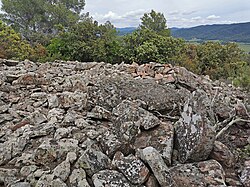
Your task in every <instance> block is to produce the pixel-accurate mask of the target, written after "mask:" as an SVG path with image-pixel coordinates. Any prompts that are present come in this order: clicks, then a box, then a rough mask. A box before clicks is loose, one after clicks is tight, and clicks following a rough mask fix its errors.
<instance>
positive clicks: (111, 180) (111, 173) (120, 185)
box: [92, 170, 133, 187]
mask: <svg viewBox="0 0 250 187" xmlns="http://www.w3.org/2000/svg"><path fill="white" fill-rule="evenodd" d="M92 181H93V183H94V185H95V187H106V186H110V187H132V186H133V185H131V184H130V183H129V182H128V181H127V179H126V178H125V177H124V176H123V175H122V174H121V173H119V172H118V171H115V170H103V171H99V172H98V173H96V174H94V175H93V176H92Z"/></svg>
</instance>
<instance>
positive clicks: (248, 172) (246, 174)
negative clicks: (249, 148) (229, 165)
mask: <svg viewBox="0 0 250 187" xmlns="http://www.w3.org/2000/svg"><path fill="white" fill-rule="evenodd" d="M240 180H241V182H242V183H243V185H244V186H245V187H249V186H250V160H248V161H246V162H245V165H244V168H243V170H242V172H241V176H240Z"/></svg>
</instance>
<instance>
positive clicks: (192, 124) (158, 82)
mask: <svg viewBox="0 0 250 187" xmlns="http://www.w3.org/2000/svg"><path fill="white" fill-rule="evenodd" d="M249 95H250V94H249V93H247V92H243V91H242V90H240V89H237V88H234V87H232V86H227V85H226V84H224V83H221V82H218V81H217V82H213V81H211V80H210V79H209V78H208V77H204V76H197V75H195V74H193V73H191V72H189V71H187V70H186V69H185V68H182V67H173V66H172V65H169V64H157V63H149V64H145V65H138V64H135V63H133V64H131V65H128V64H119V65H117V64H116V65H111V64H105V63H97V62H89V63H81V62H64V61H56V62H51V63H49V62H47V63H44V64H39V63H34V62H30V61H27V60H26V61H22V62H18V61H14V60H4V59H0V186H11V187H33V186H35V187H40V186H43V187H44V186H54V187H57V186H58V187H71V186H79V187H144V186H146V187H167V186H173V187H182V186H183V187H184V186H211V187H212V186H217V187H218V186H239V187H240V186H249V175H250V173H249V155H247V152H246V153H245V152H243V151H244V150H245V149H244V148H245V146H247V145H248V144H249V143H250V141H249V133H250V123H249V122H248V121H249V120H250V119H249V118H250V115H249V112H250V111H249V106H250V102H249V99H250V98H249ZM234 119H243V121H237V122H236V123H235V124H233V125H232V126H231V127H229V128H228V129H226V131H225V132H223V133H222V135H220V136H219V138H217V140H216V134H217V133H218V132H220V131H221V129H223V128H224V127H225V126H226V125H227V124H228V123H230V121H232V120H234ZM243 153H244V154H243ZM242 155H244V156H242Z"/></svg>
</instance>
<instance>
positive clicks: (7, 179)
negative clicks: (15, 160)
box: [0, 168, 18, 186]
mask: <svg viewBox="0 0 250 187" xmlns="http://www.w3.org/2000/svg"><path fill="white" fill-rule="evenodd" d="M17 177H18V170H17V169H4V168H0V184H1V185H3V186H8V185H11V184H14V183H15V182H16V181H17V179H18V178H17Z"/></svg>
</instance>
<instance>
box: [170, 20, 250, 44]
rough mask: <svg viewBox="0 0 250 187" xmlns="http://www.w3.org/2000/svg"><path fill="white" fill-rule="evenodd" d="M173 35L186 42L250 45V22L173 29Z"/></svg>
mask: <svg viewBox="0 0 250 187" xmlns="http://www.w3.org/2000/svg"><path fill="white" fill-rule="evenodd" d="M171 33H172V35H173V36H174V37H179V38H184V39H185V40H192V39H200V40H222V41H235V42H245V43H250V22H247V23H235V24H215V25H201V26H197V27H191V28H180V29H177V28H174V29H171Z"/></svg>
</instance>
